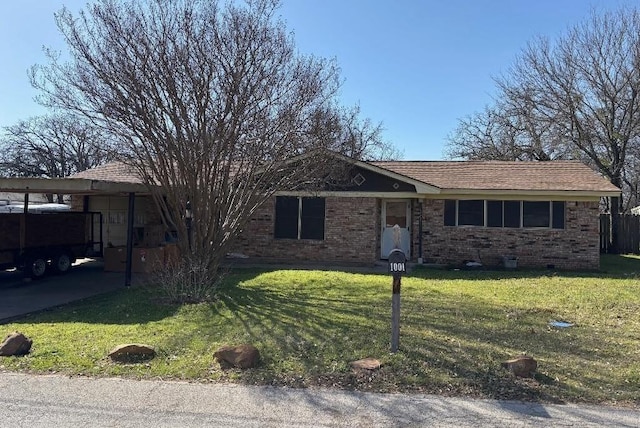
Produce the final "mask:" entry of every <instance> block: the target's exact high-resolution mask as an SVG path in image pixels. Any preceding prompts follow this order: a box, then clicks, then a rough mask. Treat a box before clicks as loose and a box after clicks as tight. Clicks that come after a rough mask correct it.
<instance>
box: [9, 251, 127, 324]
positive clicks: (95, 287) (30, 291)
mask: <svg viewBox="0 0 640 428" xmlns="http://www.w3.org/2000/svg"><path fill="white" fill-rule="evenodd" d="M103 267H104V266H103V263H102V262H101V261H97V260H91V259H83V260H79V261H78V262H77V263H76V264H75V265H74V266H73V269H71V271H70V272H69V273H68V274H66V275H61V276H56V275H51V276H47V277H45V278H42V279H40V280H36V281H31V280H25V279H24V278H23V275H22V273H21V272H17V271H0V324H6V323H7V322H10V321H11V320H14V319H17V318H21V317H23V316H25V315H27V314H30V313H34V312H38V311H42V310H44V309H48V308H52V307H56V306H60V305H64V304H67V303H70V302H73V301H76V300H82V299H86V298H87V297H91V296H95V295H98V294H102V293H106V292H109V291H113V290H117V289H119V288H124V273H119V272H104V271H103Z"/></svg>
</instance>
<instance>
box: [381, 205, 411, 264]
mask: <svg viewBox="0 0 640 428" xmlns="http://www.w3.org/2000/svg"><path fill="white" fill-rule="evenodd" d="M396 224H397V225H398V226H399V228H400V233H399V236H398V237H396V236H394V232H393V227H394V226H395V225H396ZM410 226H411V201H406V200H404V201H403V200H396V201H393V200H389V201H382V233H381V235H380V236H381V239H380V244H381V250H380V258H382V259H388V258H389V253H390V252H391V250H393V249H394V248H396V245H397V246H399V248H400V249H401V250H402V251H404V254H405V255H406V256H407V259H409V258H410V257H411V253H410V251H411V233H410ZM396 240H399V241H400V242H399V243H396Z"/></svg>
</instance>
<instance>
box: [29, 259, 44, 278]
mask: <svg viewBox="0 0 640 428" xmlns="http://www.w3.org/2000/svg"><path fill="white" fill-rule="evenodd" d="M25 272H26V273H27V274H28V275H29V276H30V277H31V278H33V279H39V278H42V277H43V276H44V275H45V273H47V261H46V260H45V259H44V258H42V257H40V256H35V257H33V258H30V259H29V260H27V263H26V266H25Z"/></svg>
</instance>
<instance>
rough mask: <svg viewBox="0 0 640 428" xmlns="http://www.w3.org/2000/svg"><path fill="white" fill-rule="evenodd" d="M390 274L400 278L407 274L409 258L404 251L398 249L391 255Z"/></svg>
mask: <svg viewBox="0 0 640 428" xmlns="http://www.w3.org/2000/svg"><path fill="white" fill-rule="evenodd" d="M389 272H390V273H391V274H393V276H394V277H399V276H401V275H402V274H403V273H406V272H407V256H405V255H404V252H403V251H402V250H399V249H397V248H396V249H395V250H392V251H391V252H390V253H389Z"/></svg>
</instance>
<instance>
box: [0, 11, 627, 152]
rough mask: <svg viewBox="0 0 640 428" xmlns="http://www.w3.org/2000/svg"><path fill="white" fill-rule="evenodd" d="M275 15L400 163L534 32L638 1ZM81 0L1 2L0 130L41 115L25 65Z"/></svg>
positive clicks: (483, 90) (450, 122)
mask: <svg viewBox="0 0 640 428" xmlns="http://www.w3.org/2000/svg"><path fill="white" fill-rule="evenodd" d="M282 3H283V4H282V8H281V9H280V14H281V17H282V19H283V20H284V21H285V22H286V23H287V27H288V28H289V29H290V30H292V31H293V32H294V33H295V39H296V42H297V45H298V48H299V49H300V51H301V52H303V53H312V54H314V55H318V56H323V57H331V58H333V57H335V58H336V59H337V61H338V64H339V65H340V67H341V69H342V77H343V78H344V84H343V87H342V90H341V94H340V96H341V99H342V102H343V104H345V105H352V104H355V103H359V104H360V107H361V110H362V113H363V115H364V116H367V117H370V118H371V119H372V120H374V121H376V122H378V121H382V122H383V126H384V128H385V132H384V137H385V139H387V140H389V141H390V142H391V143H393V144H394V145H395V146H396V147H398V148H399V149H400V151H401V152H402V153H403V155H404V156H403V157H404V159H423V160H437V159H442V158H443V156H444V154H443V150H444V145H445V142H446V137H447V136H448V135H449V134H450V133H451V132H452V131H453V130H454V129H455V127H456V124H457V121H458V119H460V118H464V117H466V116H468V115H470V114H472V113H474V112H476V111H480V110H482V109H483V108H484V106H485V105H487V104H489V103H490V102H491V97H492V95H493V93H494V89H495V86H494V83H493V80H492V77H493V76H497V75H499V74H500V73H502V72H504V71H506V70H508V68H509V66H510V65H511V63H512V62H513V60H514V59H515V57H516V55H517V54H518V52H519V51H520V50H521V49H522V48H523V47H525V46H526V43H527V42H528V41H530V40H532V39H533V38H534V37H535V36H536V35H543V36H546V37H550V38H551V39H554V38H556V37H557V36H559V35H561V34H562V33H563V32H564V31H565V30H566V29H567V28H568V27H569V26H572V25H574V24H576V23H579V22H580V21H582V20H584V19H586V18H587V17H588V16H589V14H590V12H591V10H592V9H595V10H596V11H604V10H614V9H617V8H619V7H621V6H623V5H628V6H640V0H535V1H532V0H386V1H382V0H282ZM63 4H64V5H66V6H67V7H68V8H69V9H71V10H72V11H74V12H75V11H78V10H79V9H80V8H82V7H84V5H85V4H86V0H21V1H12V2H3V4H2V6H0V58H2V60H1V61H0V64H2V66H0V127H4V126H8V125H11V124H13V123H16V122H17V121H18V120H20V119H26V118H28V117H30V116H35V115H39V114H43V113H45V112H46V111H45V110H44V109H43V108H42V107H40V106H38V105H37V104H36V103H35V102H34V101H33V97H34V96H35V95H36V92H35V91H34V90H33V89H32V88H31V86H30V85H29V82H28V78H27V70H28V69H29V67H31V66H32V65H33V64H36V63H43V62H44V60H45V58H44V55H43V54H42V47H43V46H48V47H52V48H54V49H59V50H62V49H64V44H63V42H62V39H61V37H60V35H59V33H58V31H57V28H56V26H55V22H54V20H53V13H54V12H55V11H57V10H58V9H60V8H61V7H62V5H63Z"/></svg>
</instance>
